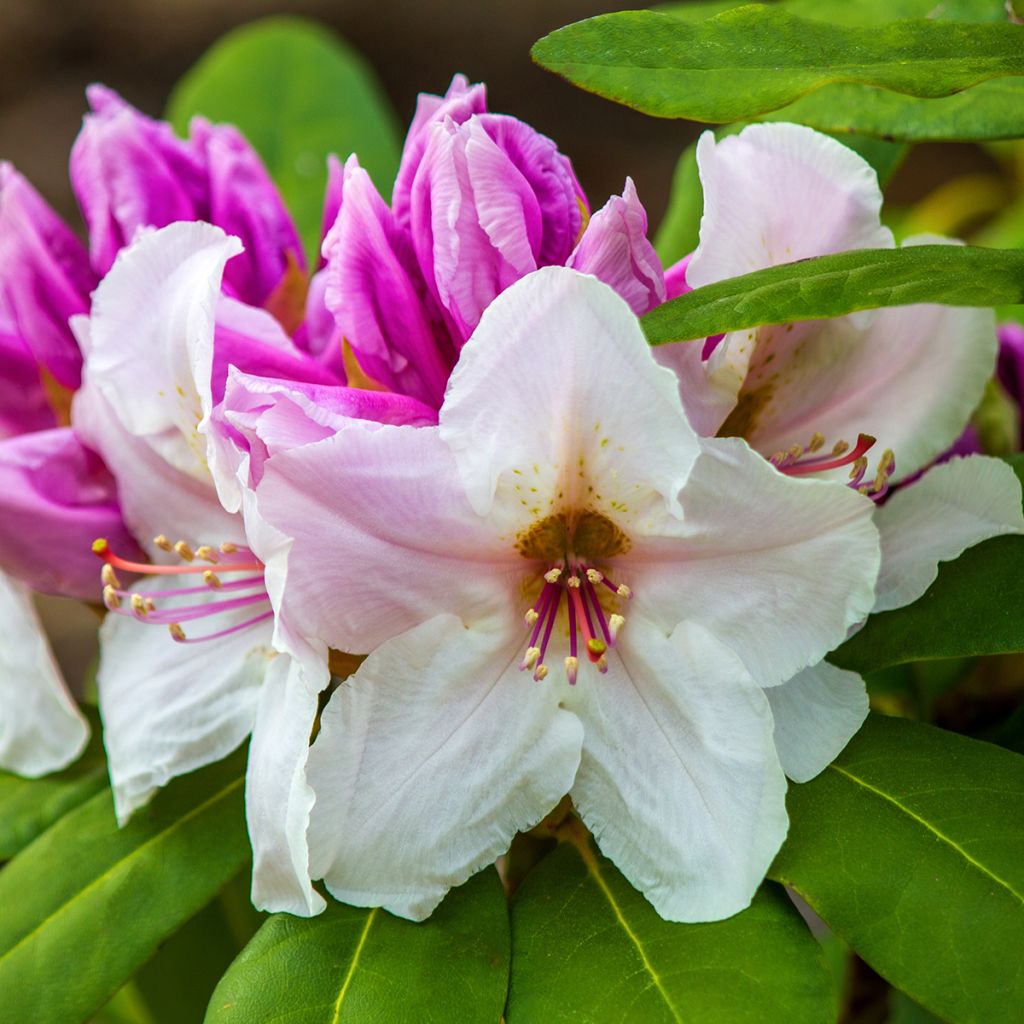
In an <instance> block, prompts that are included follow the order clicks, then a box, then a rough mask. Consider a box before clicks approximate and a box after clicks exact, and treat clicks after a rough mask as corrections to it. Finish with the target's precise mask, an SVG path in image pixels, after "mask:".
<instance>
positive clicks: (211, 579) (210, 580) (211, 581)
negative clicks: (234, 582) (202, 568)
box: [203, 569, 222, 590]
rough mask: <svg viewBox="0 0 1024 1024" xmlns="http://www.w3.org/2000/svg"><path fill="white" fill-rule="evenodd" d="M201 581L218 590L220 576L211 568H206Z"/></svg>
mask: <svg viewBox="0 0 1024 1024" xmlns="http://www.w3.org/2000/svg"><path fill="white" fill-rule="evenodd" d="M203 582H204V583H205V584H206V585H207V586H208V587H212V588H213V589H214V590H220V588H221V586H222V584H221V582H220V577H219V576H218V575H217V574H216V573H215V572H214V571H213V570H212V569H207V570H206V572H204V573H203Z"/></svg>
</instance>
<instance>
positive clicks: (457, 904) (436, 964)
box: [206, 871, 509, 1024]
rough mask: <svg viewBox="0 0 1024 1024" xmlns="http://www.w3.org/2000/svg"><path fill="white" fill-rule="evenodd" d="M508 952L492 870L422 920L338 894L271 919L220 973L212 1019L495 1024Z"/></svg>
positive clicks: (232, 1022) (213, 1022) (283, 1023)
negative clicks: (307, 910) (312, 911)
mask: <svg viewBox="0 0 1024 1024" xmlns="http://www.w3.org/2000/svg"><path fill="white" fill-rule="evenodd" d="M508 958H509V931H508V914H507V911H506V909H505V896H504V892H503V891H502V887H501V882H500V881H499V880H498V876H497V874H496V873H495V872H494V871H484V872H482V873H481V874H479V875H477V876H475V877H474V878H471V879H470V880H469V881H468V882H467V883H466V884H465V885H463V886H461V887H460V888H458V889H455V890H453V891H452V892H451V893H449V894H448V896H447V898H446V899H445V900H444V902H443V903H442V904H441V906H440V907H438V908H437V910H435V911H434V913H433V914H432V915H431V917H430V918H429V919H428V920H426V921H424V922H423V923H422V924H413V923H412V922H410V921H403V920H400V919H399V918H397V917H392V916H391V915H390V914H388V913H386V912H385V911H383V910H362V909H358V908H356V907H347V906H343V905H342V904H340V903H335V902H334V901H333V900H332V901H329V903H328V907H327V910H326V911H324V913H323V914H321V915H320V916H319V917H314V918H311V919H308V920H304V919H302V918H297V917H290V916H289V915H287V914H277V915H275V916H274V917H271V918H270V920H269V921H267V923H266V924H264V925H263V927H262V928H261V929H260V930H259V932H257V934H256V937H255V938H254V939H253V940H252V942H250V943H249V945H248V946H247V947H246V948H245V950H244V951H243V952H242V954H241V956H239V957H238V959H237V960H236V961H235V962H234V963H233V964H232V965H231V968H230V969H229V970H228V972H227V974H225V975H224V977H223V978H222V979H221V982H220V984H219V985H218V986H217V990H216V991H215V992H214V994H213V998H212V1000H211V1001H210V1006H209V1009H208V1010H207V1013H206V1024H264V1022H267V1024H269V1022H271V1021H273V1022H274V1024H378V1022H384V1021H387V1022H391V1021H394V1022H395V1024H399V1022H405V1021H409V1022H410V1024H412V1022H415V1024H451V1022H454V1021H466V1022H467V1024H468V1022H473V1024H477V1022H479V1024H498V1022H499V1020H500V1019H501V1012H502V1007H503V1006H504V1004H505V993H506V989H507V985H508Z"/></svg>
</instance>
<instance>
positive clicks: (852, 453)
mask: <svg viewBox="0 0 1024 1024" xmlns="http://www.w3.org/2000/svg"><path fill="white" fill-rule="evenodd" d="M815 437H817V435H815ZM812 440H814V439H812ZM874 443H875V439H874V438H873V437H872V436H871V435H870V434H859V435H858V436H857V444H856V445H855V446H854V448H853V449H852V450H848V449H849V447H850V446H849V445H848V444H847V443H846V442H845V441H840V442H838V443H837V444H836V445H835V447H834V448H833V449H832V455H831V456H828V455H822V456H818V457H817V458H810V459H805V458H801V457H800V455H796V456H794V455H793V452H794V451H795V450H796V449H797V448H799V445H794V446H793V448H792V449H790V451H789V452H780V453H777V454H775V455H773V456H772V457H771V459H770V460H769V461H771V462H772V463H773V464H774V465H775V468H776V469H778V470H779V471H780V472H782V473H785V474H786V475H787V476H806V475H807V474H808V473H823V472H825V471H826V470H829V469H839V468H840V467H841V466H848V465H850V464H851V463H853V462H855V461H856V460H857V459H859V458H861V457H862V456H863V455H864V453H865V452H866V451H868V449H869V448H871V446H872V445H873V444H874ZM819 447H820V446H819ZM800 454H801V455H802V450H801V453H800Z"/></svg>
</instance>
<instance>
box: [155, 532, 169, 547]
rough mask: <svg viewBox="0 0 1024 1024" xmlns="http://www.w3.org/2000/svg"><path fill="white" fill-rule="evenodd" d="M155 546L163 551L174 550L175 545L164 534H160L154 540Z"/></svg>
mask: <svg viewBox="0 0 1024 1024" xmlns="http://www.w3.org/2000/svg"><path fill="white" fill-rule="evenodd" d="M153 546H154V547H158V548H159V549H160V550H161V551H173V550H174V545H173V544H172V543H171V542H170V541H169V540H168V539H167V538H166V537H165V536H164V535H163V534H162V533H158V534H157V535H156V536H155V537H154V538H153Z"/></svg>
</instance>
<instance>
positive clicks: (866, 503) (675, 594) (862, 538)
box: [615, 438, 880, 686]
mask: <svg viewBox="0 0 1024 1024" xmlns="http://www.w3.org/2000/svg"><path fill="white" fill-rule="evenodd" d="M703 444H704V454H702V455H701V457H700V459H698V460H697V463H696V465H695V466H694V468H693V470H692V472H691V473H690V479H689V480H688V481H687V484H686V487H685V489H684V490H683V493H682V494H681V495H680V501H681V502H682V505H683V520H682V522H681V523H679V522H678V521H676V520H674V519H672V518H670V517H667V516H663V517H662V518H661V519H660V520H655V519H654V518H653V516H652V520H651V527H650V529H649V530H646V531H644V530H642V527H643V526H644V524H643V522H640V523H639V524H638V525H639V527H640V528H641V529H636V530H634V531H633V532H631V533H630V537H631V539H632V547H631V548H630V549H629V551H628V552H627V553H626V555H624V556H622V558H621V562H622V573H621V574H622V577H623V580H624V582H625V583H626V584H628V585H629V586H631V587H632V588H633V592H634V594H635V601H634V603H635V605H636V607H637V609H641V608H642V609H643V610H644V614H647V615H650V616H651V617H652V618H653V619H655V620H657V621H659V622H661V623H662V624H663V627H664V630H665V632H666V633H668V632H671V631H672V629H674V628H675V627H676V626H677V625H678V624H679V623H681V622H697V623H699V624H701V625H702V626H704V627H705V628H706V629H708V630H710V631H711V632H712V633H713V634H714V635H715V636H716V637H717V638H718V639H719V640H721V641H722V642H724V643H726V644H727V645H728V646H729V647H731V648H732V650H734V651H735V652H736V653H737V654H738V655H739V656H740V658H741V659H742V660H743V662H744V664H745V665H746V666H747V669H748V671H750V673H751V674H752V675H753V676H754V678H755V679H756V680H757V681H758V683H760V684H761V685H762V686H774V685H778V684H779V683H781V682H784V681H785V680H786V679H789V678H790V677H791V676H794V675H796V673H797V672H799V671H800V670H801V669H803V668H806V667H807V666H808V665H811V664H814V663H815V662H817V661H820V660H821V659H822V658H823V657H824V656H825V654H826V653H827V652H828V651H830V650H832V648H833V647H835V645H836V644H838V643H840V642H841V641H842V640H844V639H845V637H846V633H847V629H848V628H849V627H850V626H851V625H853V624H854V623H856V622H859V621H861V620H862V619H863V618H865V617H866V616H867V614H868V613H869V612H870V610H871V607H872V605H873V603H874V584H875V580H876V578H877V575H878V565H879V558H880V555H879V540H878V531H877V530H876V529H875V527H874V524H873V522H872V512H873V510H874V505H873V504H872V502H871V501H870V500H869V499H868V498H865V497H864V496H863V495H860V494H858V493H856V492H855V491H853V490H852V489H851V488H849V487H846V486H845V485H842V484H837V483H831V482H827V481H822V480H809V479H806V478H805V479H792V478H789V477H786V476H784V475H783V474H782V473H779V472H778V471H777V470H776V469H775V468H774V467H773V466H771V465H770V464H769V463H768V462H766V461H765V460H764V459H763V458H761V456H760V455H758V454H757V453H756V452H753V451H751V449H750V448H749V447H748V446H747V445H746V444H745V443H744V442H743V441H741V440H739V439H738V438H712V439H709V440H706V441H704V442H703ZM618 562H619V560H616V564H615V571H616V573H617V574H618V573H619V564H618ZM620 582H621V581H620ZM626 614H627V615H628V614H629V612H626Z"/></svg>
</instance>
